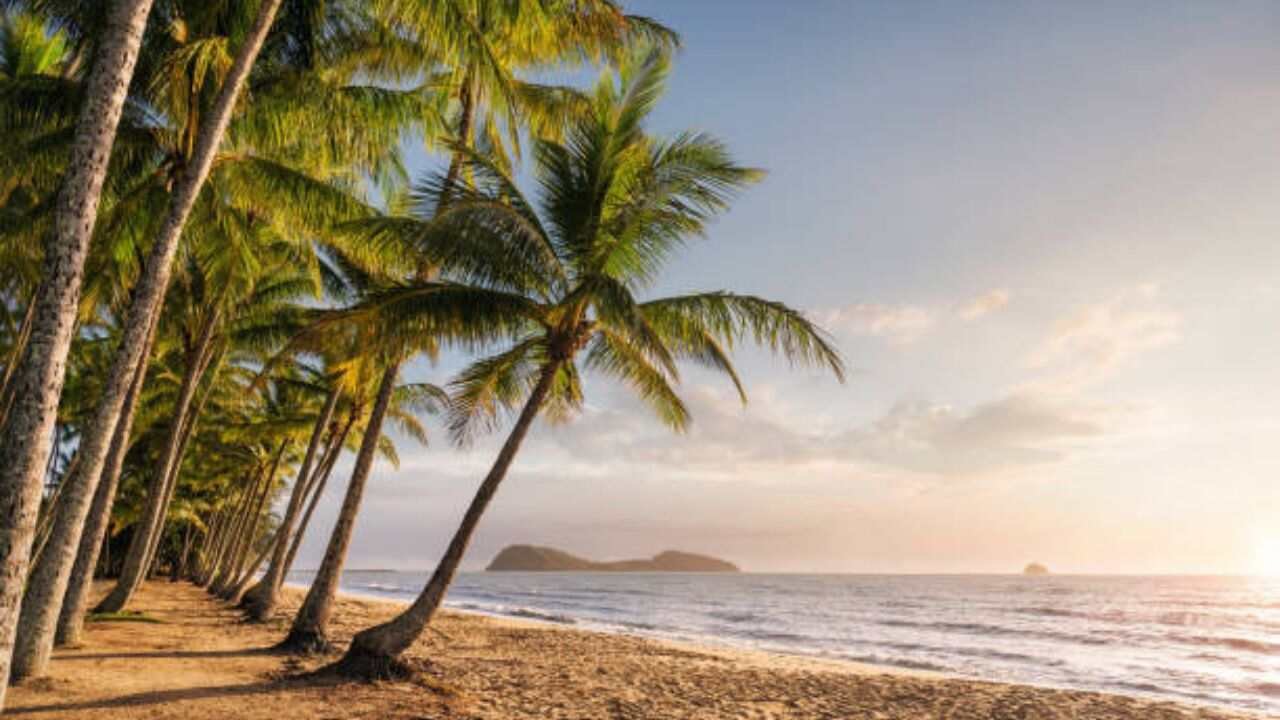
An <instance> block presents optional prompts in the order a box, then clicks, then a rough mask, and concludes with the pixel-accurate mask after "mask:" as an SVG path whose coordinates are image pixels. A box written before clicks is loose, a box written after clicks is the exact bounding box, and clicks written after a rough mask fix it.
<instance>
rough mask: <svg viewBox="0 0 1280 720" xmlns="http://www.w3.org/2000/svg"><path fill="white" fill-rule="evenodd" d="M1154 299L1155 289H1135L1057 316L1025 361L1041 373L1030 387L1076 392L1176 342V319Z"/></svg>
mask: <svg viewBox="0 0 1280 720" xmlns="http://www.w3.org/2000/svg"><path fill="white" fill-rule="evenodd" d="M1158 299H1159V288H1158V287H1157V286H1155V285H1150V284H1147V285H1140V286H1138V287H1136V288H1134V289H1132V290H1126V291H1124V292H1121V293H1119V294H1118V295H1116V296H1114V297H1112V298H1110V299H1109V300H1106V301H1103V302H1098V303H1092V304H1088V305H1084V306H1082V307H1079V308H1076V309H1075V310H1074V311H1072V312H1071V313H1070V314H1068V315H1066V316H1065V317H1063V318H1062V319H1061V320H1059V321H1058V322H1057V323H1056V324H1055V325H1054V327H1053V329H1052V330H1051V331H1050V332H1049V334H1048V335H1047V336H1046V337H1045V338H1044V340H1043V341H1041V342H1040V344H1039V345H1037V346H1036V347H1035V348H1034V349H1033V350H1032V351H1031V353H1030V355H1029V356H1028V357H1027V365H1028V366H1029V367H1030V368H1032V369H1035V370H1038V371H1040V372H1041V373H1042V374H1041V377H1040V378H1038V379H1037V380H1036V381H1035V382H1034V383H1033V385H1032V387H1040V388H1044V389H1052V390H1056V391H1076V390H1079V389H1081V388H1083V387H1086V386H1089V385H1093V384H1096V383H1099V382H1101V381H1103V380H1106V379H1108V378H1110V377H1111V376H1112V375H1113V374H1114V373H1115V372H1116V371H1118V370H1119V369H1120V368H1122V367H1124V366H1126V365H1129V364H1131V363H1132V362H1133V361H1134V360H1135V359H1136V358H1137V357H1138V356H1140V355H1143V354H1145V353H1148V352H1150V351H1152V350H1156V349H1159V348H1162V347H1164V346H1166V345H1170V344H1172V343H1174V342H1176V341H1177V340H1178V339H1179V338H1180V337H1181V326H1182V316H1181V315H1179V314H1178V313H1177V312H1175V311H1173V310H1170V309H1168V308H1166V307H1163V306H1161V305H1160V304H1159V302H1158Z"/></svg>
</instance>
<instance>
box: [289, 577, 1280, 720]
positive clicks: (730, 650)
mask: <svg viewBox="0 0 1280 720" xmlns="http://www.w3.org/2000/svg"><path fill="white" fill-rule="evenodd" d="M285 585H286V587H288V588H290V589H291V590H292V591H294V592H298V593H305V592H306V589H307V586H306V585H302V584H299V583H285ZM338 596H339V598H340V599H344V600H346V601H349V602H359V603H367V604H369V605H372V606H382V607H386V608H387V610H388V613H391V612H393V611H394V612H399V611H401V610H403V609H404V608H405V607H407V606H408V605H409V604H410V603H411V602H412V598H409V599H404V600H401V599H396V598H389V597H384V596H380V595H374V594H370V593H362V592H359V591H352V590H345V589H344V590H340V591H339V593H338ZM448 614H453V615H459V616H468V617H472V618H478V619H483V620H485V621H487V622H491V623H493V624H495V625H498V626H508V627H512V628H517V629H534V630H541V631H545V632H577V633H586V634H591V635H599V636H602V637H603V638H613V637H617V638H632V639H637V640H641V641H644V642H651V643H655V644H659V645H663V646H666V647H669V648H671V649H672V650H675V651H677V652H686V653H695V654H697V653H701V654H714V655H718V656H721V657H724V658H726V659H729V660H733V661H738V662H745V663H749V664H753V665H758V666H762V667H767V668H769V669H775V670H783V671H802V672H803V671H809V672H834V673H848V674H853V675H860V676H866V675H890V676H901V677H910V678H921V679H927V680H933V681H939V682H973V683H992V684H999V685H1006V686H1011V687H1021V688H1029V689H1033V690H1042V691H1047V692H1064V693H1094V694H1098V695H1103V696H1114V697H1118V698H1127V699H1131V700H1134V701H1138V702H1143V703H1153V704H1169V703H1172V704H1176V705H1181V706H1185V707H1187V708H1189V709H1195V710H1204V711H1208V712H1215V713H1227V714H1228V715H1229V716H1231V717H1240V718H1267V717H1271V716H1269V715H1266V714H1262V713H1257V712H1253V711H1249V710H1243V709H1239V708H1233V707H1229V706H1223V705H1217V704H1213V703H1208V702H1202V701H1196V700H1194V699H1170V698H1168V697H1164V696H1160V695H1156V694H1139V693H1119V692H1108V691H1100V690H1091V689H1087V688H1080V687H1070V686H1062V685H1049V684H1040V683H1030V682H1002V681H1000V680H993V679H990V678H983V677H979V676H975V675H963V674H959V673H953V672H946V671H942V670H933V669H923V668H913V667H908V666H902V665H892V664H887V663H868V662H861V661H858V660H852V659H847V658H840V657H831V656H823V655H820V654H816V653H805V652H803V651H790V650H787V649H785V648H778V649H773V648H759V647H750V646H748V645H747V643H745V642H744V643H737V642H734V641H732V640H725V639H722V638H718V637H715V636H710V635H699V636H695V637H693V638H676V637H670V636H667V635H665V634H663V633H661V632H658V631H654V632H646V631H644V630H642V629H637V628H627V627H623V626H617V625H607V624H602V623H595V622H592V621H584V620H579V619H577V618H571V617H569V616H565V617H566V618H567V619H568V620H570V622H563V621H557V620H553V619H550V618H542V617H526V616H521V615H512V614H506V613H501V612H496V611H494V612H488V611H485V610H480V609H476V608H467V607H459V606H457V605H451V604H449V602H448V600H447V599H446V601H445V604H444V606H443V607H442V609H441V615H442V616H443V615H448Z"/></svg>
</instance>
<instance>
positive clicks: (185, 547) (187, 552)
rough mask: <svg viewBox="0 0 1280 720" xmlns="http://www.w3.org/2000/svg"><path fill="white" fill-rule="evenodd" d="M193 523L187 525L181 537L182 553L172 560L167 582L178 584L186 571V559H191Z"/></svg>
mask: <svg viewBox="0 0 1280 720" xmlns="http://www.w3.org/2000/svg"><path fill="white" fill-rule="evenodd" d="M195 527H196V526H195V523H192V522H189V523H187V531H186V532H185V533H183V535H182V551H181V552H179V553H178V557H177V558H176V559H175V560H174V563H173V568H172V569H171V571H170V573H169V582H178V580H179V579H181V578H182V577H183V576H184V574H185V573H186V571H187V559H188V558H190V557H191V546H192V544H193V543H194V541H195V537H194V536H195Z"/></svg>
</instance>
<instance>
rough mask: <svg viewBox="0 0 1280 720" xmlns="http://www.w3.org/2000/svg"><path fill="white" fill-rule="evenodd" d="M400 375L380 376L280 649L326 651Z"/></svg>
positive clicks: (392, 370) (394, 370)
mask: <svg viewBox="0 0 1280 720" xmlns="http://www.w3.org/2000/svg"><path fill="white" fill-rule="evenodd" d="M399 371H400V363H398V362H394V363H392V364H391V365H390V366H389V367H388V368H387V369H386V370H385V371H384V372H383V373H382V380H381V382H380V383H379V385H378V394H377V399H376V400H375V401H374V403H373V410H372V412H370V414H369V423H368V425H367V426H366V427H365V429H364V437H363V438H362V439H361V441H360V451H359V453H357V455H356V464H355V468H353V469H352V471H351V481H350V482H349V483H348V484H347V494H346V497H345V498H343V500H342V510H341V511H339V513H338V521H337V522H336V523H335V524H334V526H333V533H332V534H331V535H330V536H329V545H328V546H327V547H326V548H325V552H324V560H323V561H321V563H320V569H319V570H317V571H316V576H315V579H314V580H312V582H311V588H310V589H309V590H307V597H306V599H305V600H303V602H302V607H301V608H299V609H298V614H297V616H296V617H294V619H293V627H292V628H291V629H290V630H289V636H288V637H286V638H285V639H284V642H283V643H281V645H280V647H281V648H282V649H288V650H294V651H300V652H317V651H321V650H323V649H325V648H327V647H328V645H329V641H328V637H327V635H326V633H327V630H328V627H329V615H330V613H332V612H333V601H334V597H335V596H336V595H337V592H338V583H339V582H340V581H341V579H342V566H343V564H344V563H345V562H346V559H347V547H348V546H350V545H351V534H352V532H353V531H354V529H355V524H356V515H357V514H358V513H359V512H360V501H361V500H362V499H363V497H364V486H365V484H366V483H367V482H368V480H369V471H370V470H371V469H372V468H373V458H374V455H375V454H376V453H377V451H378V440H379V439H380V438H381V437H382V420H383V418H384V417H385V416H386V414H387V406H388V405H389V404H390V402H391V393H392V391H394V390H395V386H396V376H397V374H398V373H399Z"/></svg>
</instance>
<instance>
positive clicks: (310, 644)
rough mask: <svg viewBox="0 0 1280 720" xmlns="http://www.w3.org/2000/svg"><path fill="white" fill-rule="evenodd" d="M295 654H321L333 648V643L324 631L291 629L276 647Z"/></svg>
mask: <svg viewBox="0 0 1280 720" xmlns="http://www.w3.org/2000/svg"><path fill="white" fill-rule="evenodd" d="M275 649H276V650H279V651H281V652H287V653H292V654H294V655H321V654H324V653H327V652H329V651H330V650H332V649H333V644H332V643H330V642H329V638H327V637H325V636H324V634H323V633H319V632H315V631H313V630H290V631H289V635H288V636H287V637H285V639H284V640H281V641H280V643H279V644H278V645H276V647H275Z"/></svg>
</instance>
